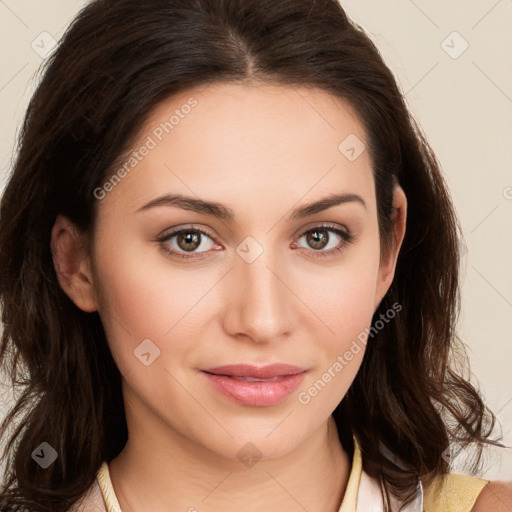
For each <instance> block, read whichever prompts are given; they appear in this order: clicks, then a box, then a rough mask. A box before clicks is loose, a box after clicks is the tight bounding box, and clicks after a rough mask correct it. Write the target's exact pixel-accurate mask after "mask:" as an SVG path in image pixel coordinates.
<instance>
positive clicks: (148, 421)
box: [91, 84, 405, 459]
mask: <svg viewBox="0 0 512 512" xmlns="http://www.w3.org/2000/svg"><path fill="white" fill-rule="evenodd" d="M366 144H367V141H366V136H365V133H364V131H363V128H362V125H361V124H360V123H359V122H358V120H357V118H356V117H355V116H354V114H353V111H352V110H351V109H350V108H349V106H348V104H346V103H344V102H343V101H341V100H339V99H336V98H335V97H333V96H331V95H329V94H327V93H326V92H323V91H320V90H317V89H306V88H292V87H286V86H279V87H278V86H270V85H258V86H247V85H245V86H243V85H237V84H216V85H209V86H204V87H196V88H194V89H190V90H188V91H187V92H184V93H181V94H179V95H176V96H174V97H172V98H169V99H167V100H166V101H164V102H163V103H161V104H160V105H159V106H158V107H157V108H156V109H155V110H154V111H153V112H152V114H151V116H150V118H149V120H148V121H147V123H146V124H145V126H144V127H143V129H142V130H141V131H140V136H139V137H138V140H137V142H136V143H135V144H134V145H133V151H134V153H132V155H131V157H132V159H131V160H129V159H127V161H126V165H125V166H124V171H123V170H121V168H122V165H120V166H119V167H117V168H116V169H114V171H113V173H112V177H111V179H110V181H109V183H110V185H108V184H107V185H106V186H105V187H103V188H102V189H97V190H96V192H95V195H96V196H97V197H98V208H99V216H98V223H97V226H96V232H95V238H94V244H93V252H92V255H91V256H92V258H91V282H92V284H93V287H94V288H93V299H92V300H93V302H94V304H95V307H97V310H98V312H99V314H100V317H101V320H102V322H103V325H104V327H105V331H106V334H107V338H108V342H109V345H110V349H111V351H112V355H113V357H114V359H115V361H116V363H117V365H118V367H119V369H120V371H121V373H122V375H123V378H124V393H125V403H126V410H127V418H128V421H129V427H130V429H131V435H133V432H140V433H141V435H142V433H143V432H145V434H144V435H147V436H148V437H150V436H151V435H152V434H150V432H154V428H149V425H152V426H153V427H154V426H155V425H159V427H160V428H161V432H164V431H166V432H168V433H171V432H172V433H173V434H174V435H175V436H174V438H175V439H178V438H179V439H181V440H182V441H183V442H191V443H193V445H194V446H199V447H203V448H207V449H208V450H211V451H213V452H214V453H217V454H219V455H222V456H224V457H227V458H233V459H234V458H235V457H238V458H240V456H241V455H240V453H239V451H240V450H241V449H242V448H243V447H244V446H245V447H246V448H245V449H247V446H249V445H246V443H248V442H250V443H252V445H254V446H255V447H256V448H257V450H258V451H259V453H260V454H261V456H263V457H264V458H267V457H268V458H273V457H277V456H279V455H282V454H285V453H287V452H290V451H291V450H293V449H294V448H295V447H297V446H298V445H299V444H301V443H302V442H303V441H305V440H307V438H308V437H309V436H311V435H312V434H313V433H314V432H315V431H318V429H319V428H320V427H322V426H324V425H325V423H326V421H327V420H328V419H329V416H330V415H331V413H332V411H333V410H334V409H335V407H336V406H337V404H338V403H339V402H340V400H341V399H342V398H343V396H344V395H345V393H346V392H347V390H348V388H349V386H350V384H351V382H352V381H353V379H354V377H355V375H356V373H357V371H358V368H359V366H360V364H361V361H362V357H363V354H364V347H365V345H364V343H363V342H362V341H361V340H362V339H364V338H365V336H364V333H366V332H367V329H369V327H370V325H371V319H372V315H373V313H374V311H375V309H376V307H377V305H378V303H379V302H380V300H381V299H382V297H383V296H384V294H385V293H386V291H387V289H388V287H389V285H390V284H391V280H392V278H393V270H394V264H395V259H396V253H395V254H393V256H392V258H391V259H390V260H389V263H388V264H387V265H386V266H384V264H383V266H381V267H380V266H379V255H380V245H379V236H378V224H377V210H376V200H375V187H374V180H373V176H372V169H371V163H370V158H369V154H368V151H366V150H365V147H364V145H366ZM345 194H350V196H348V200H346V201H338V202H333V203H332V204H331V205H330V206H329V207H328V208H324V206H326V205H327V203H326V204H323V203H321V202H320V203H318V202H319V201H322V200H323V201H325V200H328V199H330V198H332V197H334V196H342V195H345ZM173 198H174V199H173ZM180 198H181V199H180ZM206 203H208V204H206ZM313 203H318V206H311V207H309V208H305V206H306V205H311V204H313ZM335 203H336V204H335ZM395 205H396V206H398V207H399V208H401V211H402V212H403V213H405V198H404V197H403V193H402V192H401V189H397V194H396V203H395ZM404 222H405V218H404V217H403V216H402V219H401V227H402V228H403V223H404ZM398 224H399V223H398ZM179 230H187V231H185V232H182V233H181V234H180V233H177V234H176V233H175V232H176V231H179ZM397 230H398V231H397V236H398V238H399V243H400V242H401V237H402V236H403V230H402V232H400V226H398V228H397ZM340 233H341V234H340ZM344 233H346V234H348V235H349V236H350V237H352V241H348V239H346V238H345V235H344ZM390 321H393V320H390ZM354 341H355V342H356V343H354ZM369 342H370V343H371V340H370V341H369ZM274 363H283V364H288V365H293V366H295V367H298V368H299V369H300V370H302V371H303V372H302V373H301V374H300V376H298V377H297V376H296V377H287V378H284V377H278V378H277V380H275V381H274V382H267V383H264V382H247V381H246V382H243V381H242V380H238V379H235V378H233V377H224V378H222V377H211V376H210V377H208V376H207V374H206V373H205V372H204V371H203V370H205V369H212V368H216V367H220V366H224V365H239V364H245V365H253V366H256V367H262V366H266V365H270V364H274ZM336 363H338V364H336ZM297 371H298V370H297ZM276 372H277V373H279V370H276ZM218 373H222V371H218ZM282 373H283V372H282ZM242 374H243V375H245V374H244V373H243V371H242ZM329 377H330V378H329ZM319 381H320V382H319ZM223 390H224V391H223ZM229 390H231V391H229ZM315 390H316V391H315ZM252 445H250V446H252ZM253 449H254V448H253Z"/></svg>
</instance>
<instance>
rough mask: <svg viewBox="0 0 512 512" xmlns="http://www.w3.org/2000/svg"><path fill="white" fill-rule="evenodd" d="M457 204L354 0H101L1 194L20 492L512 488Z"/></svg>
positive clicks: (131, 497) (113, 500)
mask: <svg viewBox="0 0 512 512" xmlns="http://www.w3.org/2000/svg"><path fill="white" fill-rule="evenodd" d="M457 228H458V224H457V219H456V215H455V212H454V210H453V206H452V203H451V200H450V196H449V193H448V191H447V188H446V185H445V182H444V180H443V177H442V174H441V171H440V169H439V165H438V163H437V161H436V159H435V156H434V155H433V153H432V151H431V149H430V147H429V146H428V143H427V142H426V141H425V140H424V138H423V137H422V135H421V133H420V130H419V129H418V128H417V125H416V124H415V122H414V120H413V119H412V118H411V117H410V115H409V113H408V111H407V109H406V106H405V104H404V101H403V98H402V97H401V95H400V92H399V90H398V88H397V86H396V83H395V81H394V78H393V76H392V74H391V72H390V71H389V69H388V68H387V67H386V66H385V64H384V63H383V61H382V59H381V58H380V56H379V54H378V52H377V50H376V48H375V47H374V46H373V44H372V43H371V42H370V40H369V39H368V37H367V36H366V35H365V34H364V32H363V31H362V30H361V29H360V28H359V27H357V26H354V25H353V24H351V23H350V22H349V21H348V19H347V17H346V15H345V13H344V12H343V10H342V8H341V7H340V5H339V4H338V3H337V2H335V1H334V0H318V1H315V2H313V1H311V0H281V1H280V2H273V1H270V0H257V1H256V0H195V1H190V0H187V1H185V0H181V1H180V0H165V1H164V0H148V1H145V2H135V1H133V0H115V1H114V0H109V1H100V0H97V1H93V2H91V3H90V4H89V5H88V6H87V7H85V8H84V9H83V11H82V12H81V13H80V14H79V15H78V17H77V19H76V20H75V21H74V23H73V24H72V26H71V27H70V29H69V30H68V32H67V34H66V35H65V37H64V38H63V41H62V42H61V44H60V46H59V48H58V50H57V52H56V53H55V54H54V55H53V56H52V57H51V59H50V62H49V65H48V69H47V70H46V73H45V75H44V78H43V80H42V82H41V84H40V86H39V88H38V90H37V91H36V93H35V95H34V97H33V99H32V101H31V103H30V106H29V109H28V113H27V116H26V120H25V123H24V126H23V133H22V139H21V146H20V151H19V155H18V158H17V161H16V165H15V168H14V172H13V174H12V177H11V178H10V180H9V183H8V185H7V188H6V190H5V194H4V196H3V199H2V204H1V210H0V269H1V270H0V272H1V274H0V277H1V281H0V282H1V285H0V286H1V288H0V297H1V300H2V308H3V322H4V333H3V338H2V348H1V352H0V357H2V358H3V359H4V363H5V365H6V366H9V369H10V372H11V375H12V378H13V382H15V381H16V380H18V381H22V382H23V383H24V384H25V385H26V386H25V389H24V391H23V394H22V396H21V397H20V398H19V400H18V403H17V405H16V407H15V408H14V409H13V410H12V411H11V413H10V415H9V416H8V417H7V418H6V421H5V422H4V425H3V427H4V428H3V435H4V436H5V435H6V434H7V429H8V426H9V425H10V423H12V422H13V421H14V419H15V416H17V415H18V414H19V413H23V418H22V421H21V426H22V427H24V428H23V430H21V429H19V430H17V431H15V432H14V433H13V434H12V436H11V437H10V438H9V443H8V445H7V449H6V454H8V455H9V459H8V472H7V473H6V478H5V484H4V487H3V490H2V496H3V502H4V505H3V507H4V508H3V509H5V510H13V509H16V507H21V508H22V509H28V510H31V511H64V510H75V511H78V510H80V511H82V510H109V511H112V510H114V511H120V510H122V511H123V512H128V511H134V512H138V511H146V510H151V511H155V512H159V511H164V510H165V511H174V510H176V511H177V510H189V511H195V510H198V511H201V512H202V511H217V510H223V511H228V512H229V511H231V510H240V509H243V510H246V511H253V510H254V511H256V510H258V511H260V510H274V509H275V510H277V509H279V510H281V511H283V510H284V511H295V510H308V511H310V512H315V511H333V512H335V511H347V510H354V511H355V510H357V511H358V512H360V511H362V510H365V511H367V510H398V509H399V508H401V509H402V510H409V511H413V510H426V511H427V512H430V511H433V510H460V511H463V510H474V511H479V510H488V509H489V508H492V509H493V510H507V509H506V508H503V507H504V506H506V505H500V504H499V503H501V502H505V500H506V499H510V495H511V493H510V491H509V490H507V487H506V485H505V484H503V483H499V482H491V483H490V482H488V481H486V480H484V479H479V478H476V477H465V476H461V475H458V476H457V475H449V476H447V475H448V473H449V456H448V455H449V451H448V450H449V445H450V442H452V443H455V444H458V445H460V446H462V447H465V446H467V445H468V444H470V443H473V444H474V445H475V446H476V459H475V464H474V468H475V469H478V465H479V459H480V452H481V450H482V447H483V446H484V445H485V444H494V445H499V443H498V442H497V441H496V440H493V439H491V438H490V436H491V432H492V430H493V426H494V421H495V418H494V416H493V414H492V413H491V412H490V411H489V410H488V409H487V408H486V406H485V405H484V403H483V400H482V398H481V397H480V395H479V394H478V392H477V391H476V390H475V389H474V388H473V386H472V385H471V384H470V383H469V382H467V381H466V380H465V379H464V378H463V377H462V376H461V375H459V374H458V373H457V371H455V369H454V365H455V364H456V363H457V361H456V360H455V359H454V358H453V357H452V352H453V351H454V349H456V348H457V347H458V343H459V340H458V338H457V337H456V335H455V334H454V325H455V319H456V313H457V304H458V302H457V300H458V263H459V245H458V243H459V242H458V232H457ZM18 363H19V364H20V365H21V364H23V365H25V367H26V369H25V370H23V369H22V368H21V367H18ZM17 442H19V444H18V445H16V444H15V443H17ZM461 495H462V496H463V500H462V501H461V500H460V499H458V500H457V501H456V502H454V501H453V500H454V496H459V497H460V496H461ZM248 496H250V498H248ZM497 497H499V499H500V501H499V502H498V503H496V500H497V499H498V498H497ZM500 506H501V509H500ZM454 507H456V508H454Z"/></svg>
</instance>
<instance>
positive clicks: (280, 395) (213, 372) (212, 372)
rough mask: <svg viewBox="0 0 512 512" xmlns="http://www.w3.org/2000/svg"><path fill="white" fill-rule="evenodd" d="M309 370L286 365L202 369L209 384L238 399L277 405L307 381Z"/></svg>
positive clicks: (258, 404) (256, 404)
mask: <svg viewBox="0 0 512 512" xmlns="http://www.w3.org/2000/svg"><path fill="white" fill-rule="evenodd" d="M306 372H307V370H305V369H304V368H299V367H297V366H292V365H287V364H273V365H269V366H264V367H260V368H258V367H256V366H252V365H246V364H241V365H228V366H219V367H216V368H209V369H205V370H202V373H203V375H205V376H206V378H207V379H208V381H209V382H210V384H212V385H213V386H214V388H215V389H216V390H217V391H220V392H221V393H223V394H224V395H226V396H228V397H230V398H232V399H234V400H235V401H236V402H238V403H241V404H244V405H252V406H259V407H264V406H270V405H275V404H277V403H279V402H281V401H282V400H284V399H285V398H286V397H287V396H289V395H290V394H291V393H293V391H295V390H296V389H297V388H298V386H299V385H300V383H301V382H302V381H303V380H304V377H305V375H306ZM235 377H251V378H258V379H268V378H274V377H278V378H276V379H275V380H272V381H259V382H249V381H244V380H238V379H237V378H235Z"/></svg>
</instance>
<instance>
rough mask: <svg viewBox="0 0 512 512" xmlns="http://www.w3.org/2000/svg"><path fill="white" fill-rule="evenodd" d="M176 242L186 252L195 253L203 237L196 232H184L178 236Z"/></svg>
mask: <svg viewBox="0 0 512 512" xmlns="http://www.w3.org/2000/svg"><path fill="white" fill-rule="evenodd" d="M176 242H177V244H178V246H179V248H180V249H183V250H184V251H187V252H188V251H194V250H196V249H197V248H198V247H199V245H200V244H201V235H200V234H198V233H197V232H195V231H182V232H180V233H179V234H178V236H177V238H176Z"/></svg>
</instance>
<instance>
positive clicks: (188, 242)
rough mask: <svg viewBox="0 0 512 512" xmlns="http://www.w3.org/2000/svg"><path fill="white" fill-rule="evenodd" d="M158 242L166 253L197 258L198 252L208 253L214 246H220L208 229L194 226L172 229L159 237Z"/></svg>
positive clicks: (179, 256)
mask: <svg viewBox="0 0 512 512" xmlns="http://www.w3.org/2000/svg"><path fill="white" fill-rule="evenodd" d="M158 242H160V243H161V244H162V249H163V250H164V251H165V252H166V253H168V254H170V255H171V256H177V257H178V258H197V257H198V256H197V254H198V253H208V252H209V251H210V250H212V248H213V247H220V246H216V244H215V243H214V242H213V240H212V238H211V236H210V235H209V234H208V233H207V232H206V231H203V230H202V229H198V228H194V227H189V228H181V229H177V230H175V231H172V232H171V233H168V234H166V235H165V236H164V237H162V238H160V239H158ZM198 249H203V250H200V251H198ZM187 253H189V254H187ZM199 257H200V258H202V257H203V256H199Z"/></svg>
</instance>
